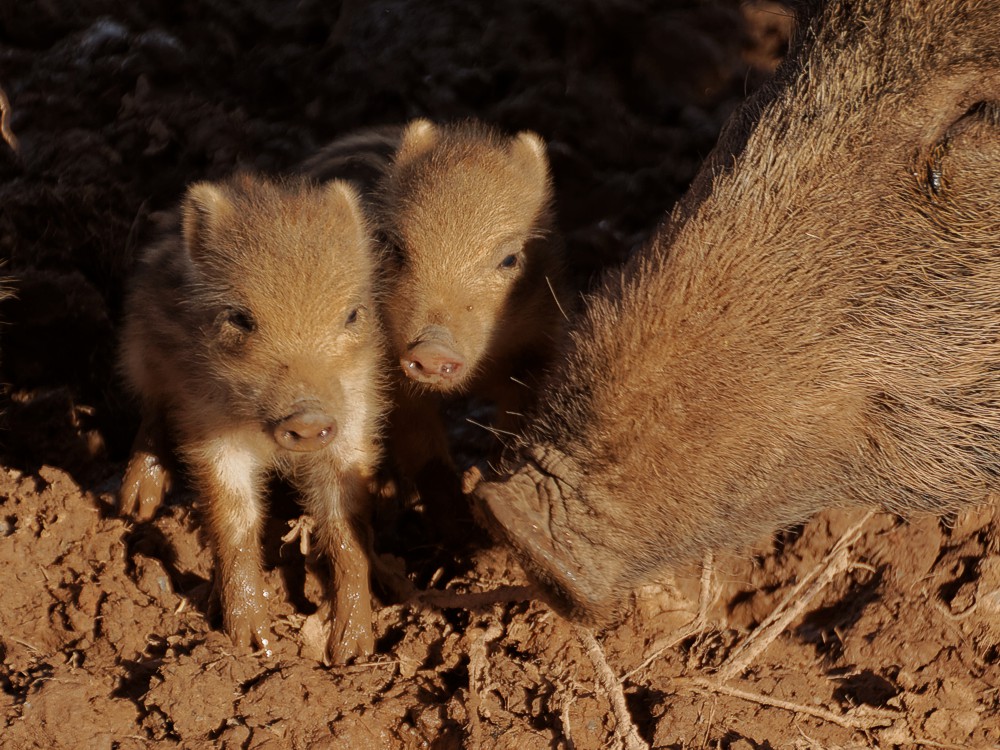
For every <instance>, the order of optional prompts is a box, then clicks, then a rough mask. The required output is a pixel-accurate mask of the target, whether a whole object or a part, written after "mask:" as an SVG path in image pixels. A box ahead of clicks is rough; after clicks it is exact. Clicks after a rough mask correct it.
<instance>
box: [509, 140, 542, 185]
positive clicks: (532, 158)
mask: <svg viewBox="0 0 1000 750" xmlns="http://www.w3.org/2000/svg"><path fill="white" fill-rule="evenodd" d="M510 158H511V160H512V161H513V162H514V164H515V165H516V166H517V168H518V169H520V170H521V171H522V173H524V174H525V175H527V176H529V177H530V178H531V179H533V180H535V181H536V182H537V183H541V184H546V183H548V180H549V157H548V153H547V152H546V150H545V141H543V140H542V137H541V136H540V135H538V133H533V132H531V131H530V130H522V131H521V132H520V133H518V134H517V135H516V136H515V137H514V140H513V141H512V142H511V144H510Z"/></svg>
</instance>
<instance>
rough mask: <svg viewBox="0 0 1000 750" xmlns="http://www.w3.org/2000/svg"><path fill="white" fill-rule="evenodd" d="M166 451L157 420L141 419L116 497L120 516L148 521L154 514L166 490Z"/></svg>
mask: <svg viewBox="0 0 1000 750" xmlns="http://www.w3.org/2000/svg"><path fill="white" fill-rule="evenodd" d="M167 450H168V449H167V441H166V437H165V435H164V428H163V424H162V422H161V421H160V419H159V418H157V417H154V416H149V415H147V416H144V417H143V419H142V424H141V425H139V432H138V433H137V434H136V436H135V441H134V442H133V443H132V454H131V455H130V456H129V460H128V465H127V466H126V467H125V476H124V477H123V478H122V486H121V490H120V491H119V496H118V509H119V512H120V513H121V515H123V516H127V517H130V518H134V519H136V520H138V521H148V520H150V519H151V518H152V517H153V516H154V515H155V514H156V510H157V508H159V507H160V505H162V503H163V498H164V496H165V495H166V493H167V491H168V490H169V489H170V471H169V470H168V469H167V468H166V466H164V464H163V461H164V458H165V457H166V453H167Z"/></svg>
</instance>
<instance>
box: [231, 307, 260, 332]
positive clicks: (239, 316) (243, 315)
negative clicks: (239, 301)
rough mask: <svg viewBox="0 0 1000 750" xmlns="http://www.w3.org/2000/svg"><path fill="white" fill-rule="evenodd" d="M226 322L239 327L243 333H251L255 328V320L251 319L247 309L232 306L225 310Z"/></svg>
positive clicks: (251, 316)
mask: <svg viewBox="0 0 1000 750" xmlns="http://www.w3.org/2000/svg"><path fill="white" fill-rule="evenodd" d="M225 319H226V322H227V323H229V324H230V325H231V326H233V327H235V328H237V329H239V330H240V331H242V332H243V333H253V332H254V331H255V330H256V328H257V321H256V320H254V319H253V315H251V314H250V313H249V312H248V311H247V310H241V309H240V308H238V307H232V308H230V309H228V310H226V318H225Z"/></svg>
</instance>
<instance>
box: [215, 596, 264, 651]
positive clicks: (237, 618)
mask: <svg viewBox="0 0 1000 750" xmlns="http://www.w3.org/2000/svg"><path fill="white" fill-rule="evenodd" d="M223 622H224V623H225V629H226V632H227V633H228V634H229V636H230V638H232V639H233V643H235V644H236V647H237V648H239V649H253V650H258V649H259V650H260V651H263V652H264V655H265V656H271V655H272V650H271V645H272V643H273V641H272V637H271V631H270V629H269V628H268V625H267V598H266V592H264V593H260V592H257V593H256V594H255V595H253V596H248V597H246V598H245V599H244V600H243V601H241V602H239V603H238V604H236V605H235V606H232V605H231V606H224V607H223Z"/></svg>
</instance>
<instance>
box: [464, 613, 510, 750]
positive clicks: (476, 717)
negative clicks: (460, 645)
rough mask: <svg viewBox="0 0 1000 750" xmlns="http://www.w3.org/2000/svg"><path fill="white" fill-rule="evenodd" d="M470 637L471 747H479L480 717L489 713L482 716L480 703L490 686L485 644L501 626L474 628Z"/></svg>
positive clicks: (480, 743) (481, 737) (480, 745)
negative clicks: (484, 628)
mask: <svg viewBox="0 0 1000 750" xmlns="http://www.w3.org/2000/svg"><path fill="white" fill-rule="evenodd" d="M473 632H474V634H475V635H474V636H473V638H472V646H471V648H470V649H469V705H468V711H469V723H470V724H471V725H472V726H471V730H470V735H471V747H473V748H476V749H477V750H478V748H481V747H482V746H483V727H482V723H481V722H480V717H483V718H488V717H489V714H486V715H485V716H483V714H482V704H483V695H484V694H485V693H486V692H487V691H488V690H490V689H491V688H492V682H491V680H490V661H489V654H487V653H486V644H487V643H491V642H493V641H495V640H496V639H497V638H499V637H500V636H501V635H503V628H501V627H500V624H499V623H497V622H494V623H491V624H490V626H489V627H488V628H487V629H486V630H483V629H481V628H476V629H475V630H474V631H473Z"/></svg>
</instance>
